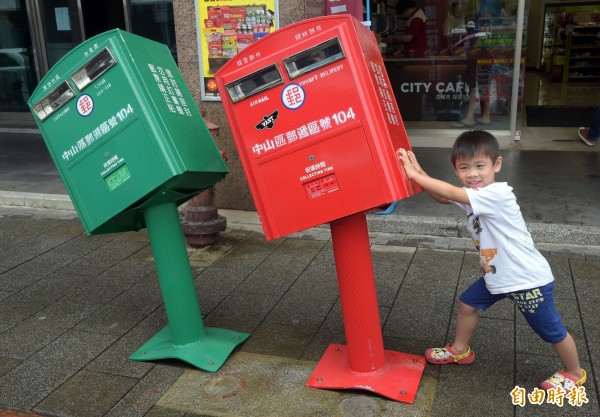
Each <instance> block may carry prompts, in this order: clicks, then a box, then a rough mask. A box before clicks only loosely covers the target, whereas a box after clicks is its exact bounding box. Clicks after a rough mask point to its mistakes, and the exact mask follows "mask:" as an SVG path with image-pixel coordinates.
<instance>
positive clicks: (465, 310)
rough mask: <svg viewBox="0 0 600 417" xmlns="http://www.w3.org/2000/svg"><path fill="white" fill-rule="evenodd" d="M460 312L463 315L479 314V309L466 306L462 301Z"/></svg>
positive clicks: (460, 302) (459, 303)
mask: <svg viewBox="0 0 600 417" xmlns="http://www.w3.org/2000/svg"><path fill="white" fill-rule="evenodd" d="M458 310H459V312H461V313H464V314H476V313H477V308H475V307H473V306H470V305H468V304H466V303H465V302H464V301H460V300H459V302H458Z"/></svg>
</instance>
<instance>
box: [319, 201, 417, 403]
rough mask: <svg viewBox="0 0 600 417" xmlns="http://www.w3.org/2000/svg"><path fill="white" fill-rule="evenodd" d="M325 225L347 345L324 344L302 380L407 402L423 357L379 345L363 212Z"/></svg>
mask: <svg viewBox="0 0 600 417" xmlns="http://www.w3.org/2000/svg"><path fill="white" fill-rule="evenodd" d="M330 225H331V239H332V241H333V252H334V256H335V266H336V270H337V275H338V285H339V288H340V302H341V304H342V314H343V317H344V329H345V331H346V341H347V343H348V345H347V346H343V345H336V344H331V345H329V348H328V349H327V351H326V352H325V354H324V355H323V357H322V358H321V360H320V361H319V364H318V365H317V367H316V368H315V370H314V372H313V373H312V375H311V376H310V378H309V380H308V383H307V385H308V386H309V387H313V388H360V389H365V390H368V391H372V392H375V393H377V394H380V395H383V396H384V397H387V398H390V399H392V400H396V401H402V402H409V403H412V402H413V401H414V398H415V396H416V395H417V389H418V387H419V381H420V380H421V375H422V373H423V369H424V368H425V359H424V358H423V357H422V356H415V355H410V354H407V353H400V352H394V351H389V350H384V349H383V339H382V336H381V328H380V324H379V323H380V320H379V309H378V306H377V294H376V291H375V279H374V276H373V266H372V265H373V262H372V259H371V249H370V244H369V235H368V230H367V220H366V217H365V214H364V213H358V214H354V215H352V216H349V217H345V218H343V219H340V220H337V221H334V222H332V223H331V224H330Z"/></svg>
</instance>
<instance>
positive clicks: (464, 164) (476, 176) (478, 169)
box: [454, 155, 502, 188]
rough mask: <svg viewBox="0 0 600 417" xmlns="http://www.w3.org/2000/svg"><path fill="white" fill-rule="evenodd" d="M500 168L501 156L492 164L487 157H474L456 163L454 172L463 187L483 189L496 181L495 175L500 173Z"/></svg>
mask: <svg viewBox="0 0 600 417" xmlns="http://www.w3.org/2000/svg"><path fill="white" fill-rule="evenodd" d="M501 167H502V157H501V156H499V157H498V159H496V161H495V162H493V161H492V160H491V158H489V157H486V156H483V155H476V156H475V157H473V158H470V159H461V160H458V161H456V165H455V167H454V172H455V173H456V176H457V177H458V179H459V181H460V182H461V183H462V185H464V186H465V187H469V188H483V187H485V186H486V185H490V184H492V183H494V182H495V181H496V173H497V172H500V168H501Z"/></svg>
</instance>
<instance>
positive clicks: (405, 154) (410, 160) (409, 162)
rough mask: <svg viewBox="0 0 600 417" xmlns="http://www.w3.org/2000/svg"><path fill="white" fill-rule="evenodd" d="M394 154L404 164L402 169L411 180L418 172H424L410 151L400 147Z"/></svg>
mask: <svg viewBox="0 0 600 417" xmlns="http://www.w3.org/2000/svg"><path fill="white" fill-rule="evenodd" d="M396 156H397V157H398V159H399V160H400V161H402V163H403V164H404V170H405V171H406V175H407V176H408V178H409V179H411V180H412V179H413V178H414V177H416V176H417V175H418V174H425V171H423V168H421V166H420V165H419V163H418V162H417V157H416V156H415V154H414V153H413V152H412V151H407V150H406V149H404V148H400V149H398V150H397V151H396ZM425 175H427V174H425Z"/></svg>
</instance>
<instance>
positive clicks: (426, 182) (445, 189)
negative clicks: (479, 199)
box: [396, 148, 469, 204]
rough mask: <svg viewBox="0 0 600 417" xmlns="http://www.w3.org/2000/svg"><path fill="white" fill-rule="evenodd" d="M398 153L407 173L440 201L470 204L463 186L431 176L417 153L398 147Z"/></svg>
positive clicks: (443, 202)
mask: <svg viewBox="0 0 600 417" xmlns="http://www.w3.org/2000/svg"><path fill="white" fill-rule="evenodd" d="M396 155H397V157H398V159H399V160H400V161H402V163H403V164H404V169H405V171H406V175H408V178H410V179H411V180H414V181H416V182H417V183H418V184H419V185H420V186H422V187H423V188H424V189H425V190H426V191H427V192H428V193H429V194H430V195H431V197H432V198H433V199H434V200H436V201H437V202H439V203H442V204H448V203H449V202H450V200H451V201H456V202H458V203H463V204H469V198H468V196H467V192H466V191H465V190H464V189H463V188H461V187H456V186H454V185H452V184H449V183H447V182H445V181H440V180H437V179H435V178H431V177H430V176H429V175H427V173H426V172H425V171H423V169H422V168H421V166H420V165H419V163H418V162H417V158H416V157H415V154H414V153H412V152H407V151H406V150H405V149H402V148H400V149H398V151H396Z"/></svg>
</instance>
